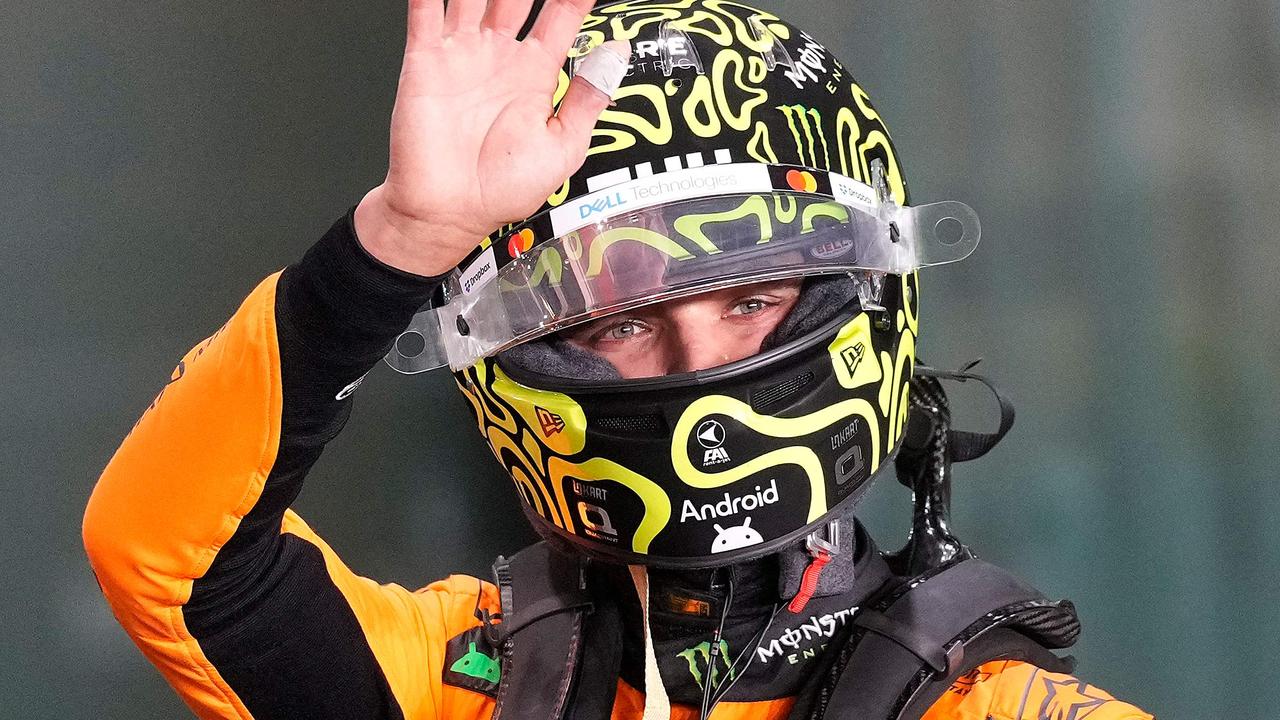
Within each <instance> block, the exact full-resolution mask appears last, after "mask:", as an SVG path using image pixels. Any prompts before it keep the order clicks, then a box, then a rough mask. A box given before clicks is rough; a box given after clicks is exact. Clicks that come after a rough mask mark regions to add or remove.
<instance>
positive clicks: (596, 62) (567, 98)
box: [551, 40, 631, 168]
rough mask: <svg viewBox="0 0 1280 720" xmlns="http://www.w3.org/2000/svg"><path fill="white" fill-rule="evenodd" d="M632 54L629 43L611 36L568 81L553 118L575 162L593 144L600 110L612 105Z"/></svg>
mask: <svg viewBox="0 0 1280 720" xmlns="http://www.w3.org/2000/svg"><path fill="white" fill-rule="evenodd" d="M630 57H631V44H630V43H628V42H627V41H626V40H610V41H608V42H606V43H605V44H603V45H601V46H600V47H597V48H596V49H594V50H592V51H591V52H590V53H589V54H588V55H587V57H586V58H585V59H584V60H583V61H582V65H581V66H580V67H579V68H578V74H577V75H575V76H574V78H573V81H572V82H570V83H569V89H568V90H566V91H565V94H564V99H563V100H562V101H560V109H559V110H557V111H556V115H555V117H554V118H552V119H551V122H552V123H555V124H556V125H557V126H558V131H559V133H560V135H561V138H562V140H563V142H564V143H565V145H566V147H567V148H568V149H569V150H570V152H571V154H572V156H573V157H574V158H575V159H576V162H578V163H581V160H582V158H583V157H585V156H586V154H587V148H588V147H589V146H590V145H591V130H592V129H593V128H594V127H595V125H596V121H597V120H598V119H599V118H600V113H602V112H604V109H605V108H607V107H609V103H610V101H611V100H612V98H613V94H614V93H615V92H616V91H617V89H618V85H620V84H621V83H622V78H623V77H624V76H625V75H626V74H627V62H628V59H629V58H630ZM575 168H576V166H575Z"/></svg>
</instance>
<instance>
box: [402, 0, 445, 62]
mask: <svg viewBox="0 0 1280 720" xmlns="http://www.w3.org/2000/svg"><path fill="white" fill-rule="evenodd" d="M408 25H409V31H408V41H407V43H406V44H407V46H408V49H410V50H412V49H413V48H415V47H424V46H427V45H433V44H435V43H436V42H438V41H439V39H440V29H441V28H442V27H443V26H444V2H443V0H409V23H408Z"/></svg>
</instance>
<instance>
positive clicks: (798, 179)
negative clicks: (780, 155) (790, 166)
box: [787, 170, 818, 192]
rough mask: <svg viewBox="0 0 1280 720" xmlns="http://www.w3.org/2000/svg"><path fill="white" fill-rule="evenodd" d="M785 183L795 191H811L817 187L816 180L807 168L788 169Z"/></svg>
mask: <svg viewBox="0 0 1280 720" xmlns="http://www.w3.org/2000/svg"><path fill="white" fill-rule="evenodd" d="M787 184H788V185H790V186H791V189H792V190H795V191H796V192H813V191H814V190H817V189H818V181H817V180H815V179H814V177H813V173H811V172H809V171H808V170H788V171H787Z"/></svg>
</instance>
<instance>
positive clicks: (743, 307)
mask: <svg viewBox="0 0 1280 720" xmlns="http://www.w3.org/2000/svg"><path fill="white" fill-rule="evenodd" d="M772 304H774V303H770V302H767V301H766V300H764V299H763V298H758V297H751V298H743V299H742V300H739V301H738V302H736V303H734V305H733V308H732V309H731V310H730V311H729V314H730V315H754V314H756V313H758V312H761V311H763V310H764V309H766V308H768V307H769V306H770V305H772Z"/></svg>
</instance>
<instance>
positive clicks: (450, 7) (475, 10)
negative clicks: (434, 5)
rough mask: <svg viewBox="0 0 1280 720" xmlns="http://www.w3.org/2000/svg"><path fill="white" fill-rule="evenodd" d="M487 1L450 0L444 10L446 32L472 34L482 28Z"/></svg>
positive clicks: (450, 33)
mask: <svg viewBox="0 0 1280 720" xmlns="http://www.w3.org/2000/svg"><path fill="white" fill-rule="evenodd" d="M484 6H485V0H449V2H448V4H447V5H445V9H444V32H445V34H446V35H452V34H454V33H456V32H470V31H474V30H478V29H479V28H480V19H481V18H482V17H484Z"/></svg>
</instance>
